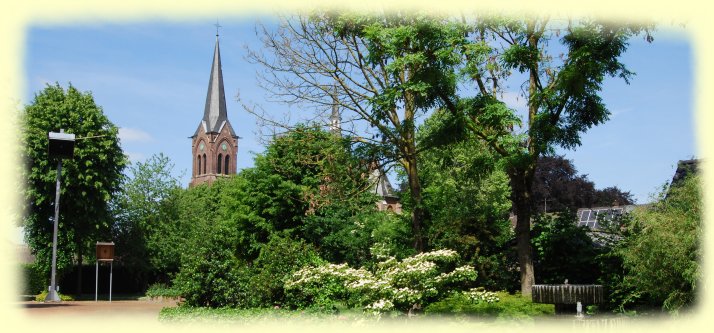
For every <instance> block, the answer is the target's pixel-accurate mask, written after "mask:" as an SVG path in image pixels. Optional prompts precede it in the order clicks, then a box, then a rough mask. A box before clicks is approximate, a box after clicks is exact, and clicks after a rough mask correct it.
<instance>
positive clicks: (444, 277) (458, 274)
mask: <svg viewBox="0 0 714 333" xmlns="http://www.w3.org/2000/svg"><path fill="white" fill-rule="evenodd" d="M475 279H476V271H475V270H474V268H473V266H470V265H465V266H460V267H456V268H455V269H454V270H453V271H451V272H448V273H441V274H440V275H439V276H437V277H436V278H434V280H435V282H436V283H449V282H456V281H466V280H475Z"/></svg>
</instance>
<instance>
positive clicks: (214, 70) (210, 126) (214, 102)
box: [194, 34, 235, 135]
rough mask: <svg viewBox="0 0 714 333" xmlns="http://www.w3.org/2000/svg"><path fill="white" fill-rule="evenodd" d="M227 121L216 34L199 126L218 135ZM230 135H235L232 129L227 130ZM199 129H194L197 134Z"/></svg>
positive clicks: (219, 51) (219, 52)
mask: <svg viewBox="0 0 714 333" xmlns="http://www.w3.org/2000/svg"><path fill="white" fill-rule="evenodd" d="M227 120H228V113H227V111H226V93H225V90H224V88H223V70H222V68H221V50H220V46H219V43H218V34H216V46H215V48H214V50H213V64H212V65H211V76H210V78H209V80H208V92H207V93H206V104H205V106H204V109H203V119H202V122H201V125H202V126H203V130H204V131H205V132H206V133H218V132H220V131H221V128H222V127H223V126H224V125H225V124H224V123H225V122H226V121H227ZM229 130H230V132H231V135H235V133H234V132H233V129H232V128H230V129H229ZM198 131H199V129H196V133H195V134H194V135H196V134H198Z"/></svg>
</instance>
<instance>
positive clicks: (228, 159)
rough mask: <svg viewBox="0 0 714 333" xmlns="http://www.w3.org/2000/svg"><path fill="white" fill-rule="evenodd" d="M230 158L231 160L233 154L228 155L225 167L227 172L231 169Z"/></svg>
mask: <svg viewBox="0 0 714 333" xmlns="http://www.w3.org/2000/svg"><path fill="white" fill-rule="evenodd" d="M230 160H231V155H226V167H225V168H223V170H225V173H226V174H228V170H230V169H228V166H229V165H230Z"/></svg>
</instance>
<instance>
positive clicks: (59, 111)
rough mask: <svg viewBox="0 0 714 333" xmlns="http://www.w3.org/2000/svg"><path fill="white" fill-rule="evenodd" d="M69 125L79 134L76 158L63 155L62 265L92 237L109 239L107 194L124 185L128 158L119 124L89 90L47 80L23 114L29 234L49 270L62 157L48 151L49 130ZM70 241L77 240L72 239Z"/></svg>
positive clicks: (90, 244) (88, 245)
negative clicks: (118, 132) (83, 90)
mask: <svg viewBox="0 0 714 333" xmlns="http://www.w3.org/2000/svg"><path fill="white" fill-rule="evenodd" d="M60 129H64V130H65V132H67V133H73V134H75V135H76V137H77V138H84V137H89V136H95V135H104V136H105V137H104V138H102V139H85V140H82V139H79V140H77V141H76V144H75V151H74V158H73V159H67V160H64V161H63V165H62V177H61V181H62V185H61V191H62V194H61V203H60V222H61V225H62V228H61V230H60V231H59V234H58V254H59V256H60V257H61V258H59V263H60V265H59V267H60V271H61V270H62V269H64V268H66V267H68V265H69V263H70V262H72V261H73V259H72V258H74V257H75V256H74V255H73V253H74V254H77V253H91V252H90V251H91V249H92V248H93V243H94V242H96V241H99V240H103V239H107V238H108V234H109V229H108V227H107V225H108V221H109V220H110V216H109V212H108V206H107V200H106V199H107V198H110V197H112V196H113V195H114V194H115V193H116V192H117V190H118V189H119V184H120V182H121V179H122V170H123V169H124V167H125V166H126V164H127V160H126V157H125V156H124V154H123V153H122V151H121V148H120V147H119V140H118V138H117V129H116V126H114V125H113V124H112V123H111V122H110V121H109V119H107V117H106V116H105V115H104V114H103V113H102V109H101V108H100V107H99V106H97V105H96V104H95V102H94V99H93V97H92V95H91V93H89V92H84V93H83V92H80V91H79V90H77V89H76V88H75V87H73V86H72V85H70V86H69V87H68V88H67V89H64V88H62V87H60V86H59V84H55V85H48V86H47V87H46V88H45V89H44V90H42V91H41V92H39V93H37V94H36V95H35V98H34V99H33V101H32V103H30V104H29V105H27V106H26V107H25V109H24V111H23V114H22V131H21V132H22V156H23V160H24V162H25V168H24V169H23V179H24V182H25V188H24V198H25V203H26V205H27V210H26V211H27V215H26V216H25V217H24V220H25V228H26V238H27V240H28V243H29V245H30V247H31V249H32V251H33V253H34V254H35V255H36V258H37V260H38V263H39V264H40V265H41V266H43V267H44V268H45V269H47V271H49V265H50V260H51V251H49V250H48V249H47V247H46V246H45V245H46V244H48V243H51V242H52V240H51V239H52V223H51V221H50V222H48V220H49V219H50V218H51V217H52V216H53V214H54V207H53V203H54V199H55V180H56V178H55V177H56V168H57V161H56V160H54V159H50V158H49V157H48V155H47V146H48V138H47V133H48V132H58V131H59V130H60ZM70 243H72V244H71V245H70Z"/></svg>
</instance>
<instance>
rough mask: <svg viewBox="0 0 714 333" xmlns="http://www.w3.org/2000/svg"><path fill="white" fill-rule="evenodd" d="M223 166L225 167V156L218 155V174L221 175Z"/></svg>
mask: <svg viewBox="0 0 714 333" xmlns="http://www.w3.org/2000/svg"><path fill="white" fill-rule="evenodd" d="M221 166H223V154H218V164H216V173H217V174H221Z"/></svg>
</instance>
